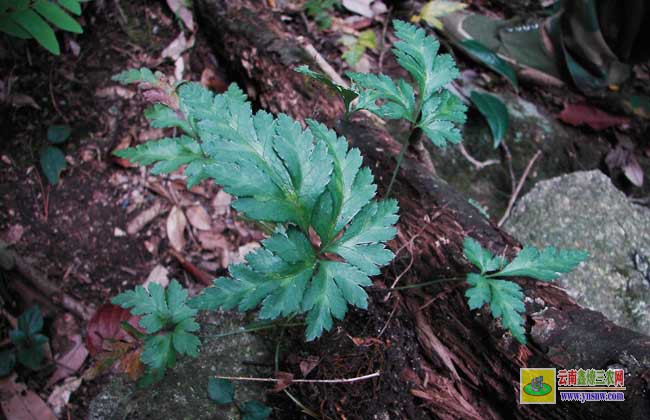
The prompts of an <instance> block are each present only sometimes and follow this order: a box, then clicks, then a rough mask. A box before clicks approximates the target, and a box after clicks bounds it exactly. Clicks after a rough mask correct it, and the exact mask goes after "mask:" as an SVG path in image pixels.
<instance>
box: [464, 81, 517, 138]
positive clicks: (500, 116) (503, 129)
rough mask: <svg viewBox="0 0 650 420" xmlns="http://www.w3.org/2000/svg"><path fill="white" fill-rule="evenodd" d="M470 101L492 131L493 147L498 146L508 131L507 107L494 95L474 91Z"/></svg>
mask: <svg viewBox="0 0 650 420" xmlns="http://www.w3.org/2000/svg"><path fill="white" fill-rule="evenodd" d="M470 99H471V101H472V103H473V104H474V105H475V106H476V108H477V109H478V110H479V112H480V113H481V114H482V115H483V116H484V117H485V119H486V120H487V122H488V125H489V126H490V131H491V132H492V139H493V144H494V148H495V149H496V148H497V147H499V145H500V144H501V142H502V141H503V138H504V137H505V136H506V133H507V132H508V125H509V123H510V118H509V114H508V108H507V107H506V105H505V104H504V103H503V102H502V101H501V99H499V98H497V97H496V96H494V95H490V94H489V93H481V92H477V91H474V92H472V94H471V95H470Z"/></svg>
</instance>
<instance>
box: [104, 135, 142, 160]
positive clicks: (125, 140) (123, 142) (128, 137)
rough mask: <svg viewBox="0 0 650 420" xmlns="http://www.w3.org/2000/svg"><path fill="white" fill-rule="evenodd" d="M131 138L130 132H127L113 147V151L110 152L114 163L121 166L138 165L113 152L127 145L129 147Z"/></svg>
mask: <svg viewBox="0 0 650 420" xmlns="http://www.w3.org/2000/svg"><path fill="white" fill-rule="evenodd" d="M131 140H132V139H131V135H130V134H127V135H126V136H124V137H122V138H121V139H120V142H119V143H118V144H117V146H116V147H115V149H113V153H111V159H112V160H113V162H115V163H116V164H118V165H119V166H121V167H123V168H135V167H136V166H138V165H136V164H135V163H131V162H129V161H128V160H127V159H124V158H121V157H117V156H115V153H114V152H115V151H117V150H123V149H128V148H129V147H131Z"/></svg>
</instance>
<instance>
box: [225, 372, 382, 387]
mask: <svg viewBox="0 0 650 420" xmlns="http://www.w3.org/2000/svg"><path fill="white" fill-rule="evenodd" d="M380 375H381V372H380V371H377V372H374V373H371V374H368V375H363V376H357V377H355V378H342V379H292V380H291V383H296V384H349V383H352V382H359V381H365V380H366V379H371V378H376V377H378V376H380ZM215 378H217V379H226V380H228V381H251V382H279V381H280V379H277V378H255V377H243V376H215Z"/></svg>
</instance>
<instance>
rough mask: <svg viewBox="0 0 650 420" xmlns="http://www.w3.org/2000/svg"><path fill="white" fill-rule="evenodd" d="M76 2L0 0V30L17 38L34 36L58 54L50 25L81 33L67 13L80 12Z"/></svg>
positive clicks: (66, 0) (79, 6)
mask: <svg viewBox="0 0 650 420" xmlns="http://www.w3.org/2000/svg"><path fill="white" fill-rule="evenodd" d="M79 3H80V1H79V0H58V1H50V0H34V1H32V0H0V31H1V32H4V33H6V34H8V35H10V36H13V37H16V38H21V39H31V38H33V39H34V40H36V42H38V43H39V44H40V45H41V46H43V47H44V48H45V49H47V50H48V51H50V52H51V53H52V54H55V55H59V53H60V48H59V42H58V41H57V39H56V35H55V33H54V29H53V28H52V26H53V27H54V28H58V29H61V30H64V31H67V32H73V33H78V34H80V33H82V32H83V29H82V28H81V26H80V25H79V23H78V22H77V21H76V20H75V19H74V18H72V17H71V16H70V15H69V14H68V12H70V13H72V14H75V15H80V14H81V5H80V4H79ZM66 10H67V11H66ZM50 25H51V26H50Z"/></svg>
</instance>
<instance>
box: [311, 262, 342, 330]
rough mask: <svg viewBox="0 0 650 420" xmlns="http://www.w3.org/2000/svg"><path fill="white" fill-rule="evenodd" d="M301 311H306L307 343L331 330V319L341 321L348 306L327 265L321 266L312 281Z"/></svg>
mask: <svg viewBox="0 0 650 420" xmlns="http://www.w3.org/2000/svg"><path fill="white" fill-rule="evenodd" d="M303 309H304V310H305V311H308V314H307V319H306V321H307V330H306V332H305V334H306V339H307V341H312V340H313V339H315V338H317V337H320V336H321V335H322V334H323V332H324V331H329V330H330V329H331V328H332V324H333V318H336V319H343V317H344V316H345V313H346V312H347V310H348V305H347V303H346V301H345V298H344V297H343V293H342V292H341V289H339V287H338V286H337V284H336V283H335V282H334V281H333V278H332V273H331V272H330V271H329V270H328V266H327V265H323V264H321V266H320V267H319V269H318V273H317V274H316V276H315V277H314V278H313V279H312V281H311V284H310V286H309V289H308V290H307V293H305V297H304V300H303Z"/></svg>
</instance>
